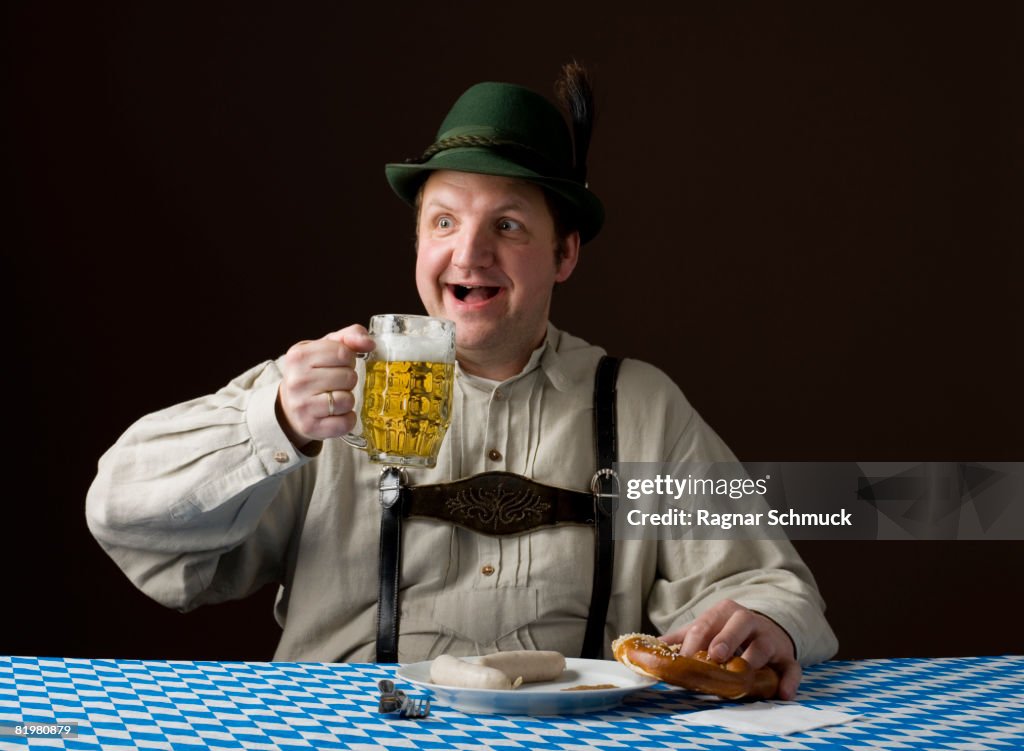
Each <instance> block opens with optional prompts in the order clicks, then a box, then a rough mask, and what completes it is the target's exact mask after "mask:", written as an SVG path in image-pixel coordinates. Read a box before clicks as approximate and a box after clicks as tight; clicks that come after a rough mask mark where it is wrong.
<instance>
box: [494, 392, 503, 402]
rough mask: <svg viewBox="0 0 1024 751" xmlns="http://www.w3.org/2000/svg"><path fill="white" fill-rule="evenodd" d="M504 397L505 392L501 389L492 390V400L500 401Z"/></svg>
mask: <svg viewBox="0 0 1024 751" xmlns="http://www.w3.org/2000/svg"><path fill="white" fill-rule="evenodd" d="M504 398H505V392H504V391H502V390H501V389H495V390H494V401H496V402H500V401H502V400H503V399H504Z"/></svg>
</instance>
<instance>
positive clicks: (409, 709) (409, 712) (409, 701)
mask: <svg viewBox="0 0 1024 751" xmlns="http://www.w3.org/2000/svg"><path fill="white" fill-rule="evenodd" d="M428 714H430V702H429V701H427V700H426V699H413V698H412V697H409V696H406V697H405V698H404V699H403V700H402V711H401V716H402V717H404V718H406V719H408V720H417V719H420V718H421V717H426V716H427V715H428Z"/></svg>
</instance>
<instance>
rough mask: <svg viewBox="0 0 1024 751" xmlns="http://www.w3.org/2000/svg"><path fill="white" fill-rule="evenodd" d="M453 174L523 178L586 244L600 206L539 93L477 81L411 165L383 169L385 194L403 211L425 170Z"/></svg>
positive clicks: (561, 125) (563, 127)
mask: <svg viewBox="0 0 1024 751" xmlns="http://www.w3.org/2000/svg"><path fill="white" fill-rule="evenodd" d="M444 169H447V170H458V171H459V172H476V173H480V174H484V175H498V176H501V177H513V178H518V179H520V180H527V181H529V182H532V183H536V184H537V185H540V186H541V187H542V188H545V189H547V190H549V191H550V192H551V193H553V194H555V196H556V197H558V198H561V199H562V203H563V204H564V205H566V207H567V208H568V209H569V210H571V211H572V212H573V219H574V220H575V225H576V227H577V228H578V229H579V233H580V241H581V242H584V243H585V242H587V241H588V240H590V239H591V238H593V237H594V236H595V235H596V234H597V233H598V230H600V229H601V225H602V223H603V222H604V207H603V206H602V205H601V201H600V200H598V198H597V196H595V195H594V194H593V193H591V192H590V189H589V187H588V186H587V183H586V165H585V164H583V165H576V164H574V156H573V143H572V136H571V135H570V133H569V126H568V125H567V124H566V121H565V119H564V118H563V116H562V113H561V112H560V111H559V110H558V108H557V107H555V105H554V104H552V103H551V102H549V101H548V100H547V99H545V98H544V97H543V96H541V95H540V94H537V93H536V92H533V91H530V90H529V89H525V88H523V87H522V86H515V85H513V84H508V83H478V84H476V85H474V86H471V87H470V88H469V89H467V90H466V92H465V93H464V94H463V95H462V96H460V97H459V99H458V100H457V101H456V102H455V104H454V105H453V106H452V108H451V110H450V111H449V112H448V116H447V117H445V119H444V122H443V123H441V128H440V129H439V130H438V132H437V138H436V140H435V141H434V143H433V144H432V145H431V146H430V147H429V148H428V149H427V150H426V151H425V152H424V153H423V155H422V156H421V157H419V158H418V159H410V160H406V161H405V162H404V163H401V164H388V165H385V167H384V173H385V175H387V178H388V182H389V183H390V184H391V187H392V189H394V191H395V192H396V193H397V194H398V195H399V196H400V197H401V198H402V200H404V201H405V202H406V203H408V204H409V205H415V201H416V194H417V193H418V192H419V189H420V187H421V186H422V185H423V183H424V181H425V180H426V179H427V177H429V176H430V173H431V172H434V171H435V170H444Z"/></svg>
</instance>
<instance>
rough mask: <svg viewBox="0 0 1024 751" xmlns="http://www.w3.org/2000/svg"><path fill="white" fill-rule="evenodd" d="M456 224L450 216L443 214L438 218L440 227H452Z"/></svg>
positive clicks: (438, 226)
mask: <svg viewBox="0 0 1024 751" xmlns="http://www.w3.org/2000/svg"><path fill="white" fill-rule="evenodd" d="M454 226H455V222H453V221H452V218H451V217H450V216H442V217H441V218H439V219H438V220H437V228H438V229H451V228H452V227H454Z"/></svg>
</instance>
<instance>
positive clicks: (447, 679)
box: [430, 655, 523, 689]
mask: <svg viewBox="0 0 1024 751" xmlns="http://www.w3.org/2000/svg"><path fill="white" fill-rule="evenodd" d="M430 680H431V682H433V683H436V684H438V685H440V686H458V687H460V688H490V689H513V688H518V687H519V684H520V683H522V682H523V681H522V679H521V678H516V679H515V680H513V679H511V678H509V677H508V676H507V675H505V674H504V673H503V672H501V671H500V670H498V669H497V668H489V667H487V666H486V665H477V664H474V663H472V662H466V661H465V660H460V659H459V658H458V657H452V656H451V655H441V656H440V657H436V658H434V661H433V662H432V663H431V664H430Z"/></svg>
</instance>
